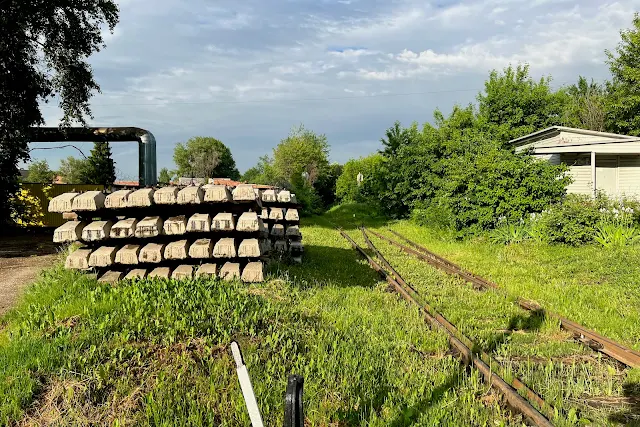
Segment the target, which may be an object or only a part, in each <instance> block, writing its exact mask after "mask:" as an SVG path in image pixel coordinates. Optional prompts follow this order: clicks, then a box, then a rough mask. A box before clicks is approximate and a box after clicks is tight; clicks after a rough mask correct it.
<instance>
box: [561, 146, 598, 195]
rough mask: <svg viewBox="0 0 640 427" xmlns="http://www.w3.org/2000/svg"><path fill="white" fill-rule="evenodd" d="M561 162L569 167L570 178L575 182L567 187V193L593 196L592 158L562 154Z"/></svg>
mask: <svg viewBox="0 0 640 427" xmlns="http://www.w3.org/2000/svg"><path fill="white" fill-rule="evenodd" d="M560 160H561V161H562V163H564V164H566V165H567V166H569V176H571V177H572V178H573V182H572V183H571V184H569V185H568V186H567V193H574V194H589V195H591V194H593V181H592V179H591V158H589V157H587V156H584V155H578V154H562V155H561V157H560Z"/></svg>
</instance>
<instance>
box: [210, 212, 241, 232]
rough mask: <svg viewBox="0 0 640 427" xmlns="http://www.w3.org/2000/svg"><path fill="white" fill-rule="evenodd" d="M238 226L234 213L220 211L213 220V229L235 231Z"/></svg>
mask: <svg viewBox="0 0 640 427" xmlns="http://www.w3.org/2000/svg"><path fill="white" fill-rule="evenodd" d="M235 228H236V220H235V219H234V218H233V214H230V213H223V212H220V213H219V214H217V215H216V216H214V217H213V220H212V221H211V230H216V231H233V230H234V229H235Z"/></svg>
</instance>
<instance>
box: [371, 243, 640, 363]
mask: <svg viewBox="0 0 640 427" xmlns="http://www.w3.org/2000/svg"><path fill="white" fill-rule="evenodd" d="M367 231H368V232H370V233H371V234H373V235H374V236H376V237H378V238H380V239H382V240H384V241H386V242H388V243H390V244H391V245H394V246H397V247H399V248H400V249H402V250H403V251H405V252H407V253H410V254H412V255H414V256H415V257H416V258H418V259H420V260H423V261H426V262H427V263H429V264H431V265H433V266H434V267H436V268H439V269H440V270H443V271H445V272H446V273H448V274H450V275H454V276H458V277H460V278H461V279H463V280H465V281H467V282H469V283H471V284H472V285H473V287H474V288H483V289H501V288H500V286H499V285H497V284H496V283H494V282H491V281H489V280H487V279H484V278H482V277H480V276H478V275H476V274H473V273H471V272H469V271H466V270H464V269H463V268H462V267H460V266H459V265H457V264H455V263H453V262H451V261H449V260H447V259H446V258H443V257H441V256H439V255H437V254H435V253H433V252H431V251H430V250H428V249H427V248H425V247H424V246H421V245H419V244H417V243H415V242H412V241H411V240H409V239H408V238H406V237H404V236H403V235H401V234H400V233H398V232H396V231H393V230H389V231H390V232H391V233H393V234H394V235H396V236H397V237H399V238H401V239H402V240H404V241H405V242H407V243H408V244H410V245H411V246H413V247H414V248H416V249H412V248H410V247H408V246H406V245H403V244H402V243H399V242H396V241H395V240H393V239H390V238H388V237H386V236H384V235H382V234H380V233H377V232H375V231H372V230H367ZM517 303H518V305H519V306H520V307H521V308H523V309H525V310H529V311H538V312H540V314H542V315H547V316H549V317H552V318H554V319H556V320H558V321H559V322H560V327H562V328H563V329H565V330H567V331H569V332H571V333H572V334H573V335H574V337H575V338H577V339H578V341H580V342H582V343H583V344H585V345H587V346H589V347H590V348H592V349H593V350H596V351H599V352H601V353H603V354H605V355H607V356H609V357H611V358H613V359H615V360H617V361H618V362H620V363H623V364H624V365H626V366H629V367H632V368H638V367H640V352H638V351H635V350H633V349H631V348H629V347H626V346H624V345H622V344H620V343H618V342H616V341H613V340H612V339H610V338H607V337H605V336H603V335H600V334H599V333H597V332H595V331H593V330H591V329H587V328H585V327H584V326H582V325H580V324H579V323H576V322H574V321H572V320H569V319H566V318H565V317H563V316H561V315H559V314H557V313H554V312H551V311H547V310H546V309H544V308H543V307H541V306H540V305H539V304H537V303H535V302H533V301H529V300H526V299H524V298H518V300H517Z"/></svg>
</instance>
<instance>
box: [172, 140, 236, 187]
mask: <svg viewBox="0 0 640 427" xmlns="http://www.w3.org/2000/svg"><path fill="white" fill-rule="evenodd" d="M173 161H174V163H175V164H176V167H177V170H176V173H177V175H178V176H182V177H189V178H231V179H238V178H240V173H239V172H238V169H237V168H236V162H235V160H234V159H233V156H232V154H231V150H229V148H228V147H227V146H226V145H224V144H223V143H222V142H221V141H219V140H217V139H215V138H211V137H204V136H196V137H193V138H190V139H189V140H188V141H187V142H186V143H184V144H183V143H178V144H177V145H176V147H175V149H174V151H173Z"/></svg>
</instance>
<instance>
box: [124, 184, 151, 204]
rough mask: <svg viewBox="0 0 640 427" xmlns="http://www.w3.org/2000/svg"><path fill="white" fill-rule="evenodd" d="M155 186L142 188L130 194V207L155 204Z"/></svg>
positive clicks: (128, 200) (128, 201) (128, 199)
mask: <svg viewBox="0 0 640 427" xmlns="http://www.w3.org/2000/svg"><path fill="white" fill-rule="evenodd" d="M154 193H155V190H154V189H153V188H141V189H139V190H136V191H134V192H133V193H131V194H129V197H128V198H127V206H128V207H130V208H141V207H145V206H151V205H153V194H154Z"/></svg>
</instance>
